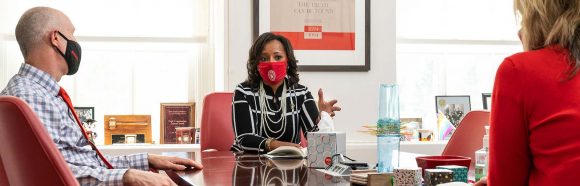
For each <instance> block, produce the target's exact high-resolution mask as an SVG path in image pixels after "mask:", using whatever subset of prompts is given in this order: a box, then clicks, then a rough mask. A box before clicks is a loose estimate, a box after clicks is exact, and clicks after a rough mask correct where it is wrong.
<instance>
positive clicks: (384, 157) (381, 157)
mask: <svg viewBox="0 0 580 186" xmlns="http://www.w3.org/2000/svg"><path fill="white" fill-rule="evenodd" d="M400 140H401V123H400V118H399V87H398V86H397V85H396V84H382V85H381V86H380V89H379V119H378V121H377V149H378V164H379V165H378V167H377V171H378V172H379V173H385V172H393V169H394V168H395V167H398V166H399V148H400Z"/></svg>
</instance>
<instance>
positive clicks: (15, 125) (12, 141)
mask: <svg viewBox="0 0 580 186" xmlns="http://www.w3.org/2000/svg"><path fill="white" fill-rule="evenodd" d="M0 158H1V161H2V162H1V163H0V165H2V167H1V168H2V169H3V170H0V174H2V173H4V174H5V175H4V176H1V175H0V179H2V178H3V177H4V178H7V181H5V182H4V181H2V180H0V185H5V184H6V183H8V185H78V182H77V180H76V179H75V177H74V176H73V174H72V172H71V170H70V169H69V167H68V165H67V164H66V162H65V161H64V159H63V157H62V155H61V153H60V151H59V150H58V149H57V147H56V145H55V144H54V142H53V141H52V139H51V137H50V136H49V134H48V133H47V131H46V129H45V128H44V125H43V124H42V122H41V121H40V120H39V119H38V117H37V116H36V115H35V114H34V112H33V111H32V109H31V108H30V107H29V106H28V104H26V102H24V101H22V100H21V99H19V98H16V97H12V96H0Z"/></svg>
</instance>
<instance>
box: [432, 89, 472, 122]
mask: <svg viewBox="0 0 580 186" xmlns="http://www.w3.org/2000/svg"><path fill="white" fill-rule="evenodd" d="M435 111H436V113H443V115H445V117H446V118H447V119H448V120H449V122H451V124H453V126H455V127H456V128H457V126H458V125H459V122H460V121H461V119H463V117H464V116H465V115H466V114H467V113H468V112H470V111H471V99H470V96H469V95H452V96H447V95H445V96H435Z"/></svg>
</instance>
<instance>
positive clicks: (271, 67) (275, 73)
mask: <svg viewBox="0 0 580 186" xmlns="http://www.w3.org/2000/svg"><path fill="white" fill-rule="evenodd" d="M287 65H288V64H287V63H286V61H278V62H267V61H261V62H259V63H258V72H259V73H260V76H262V80H263V81H264V83H266V84H268V85H276V84H278V83H280V82H281V81H282V80H284V77H285V76H286V67H287Z"/></svg>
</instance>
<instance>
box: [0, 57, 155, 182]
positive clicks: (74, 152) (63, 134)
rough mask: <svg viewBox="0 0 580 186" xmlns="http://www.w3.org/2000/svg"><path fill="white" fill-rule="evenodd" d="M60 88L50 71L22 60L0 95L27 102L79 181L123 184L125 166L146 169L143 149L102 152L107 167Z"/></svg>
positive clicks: (147, 166) (146, 162)
mask: <svg viewBox="0 0 580 186" xmlns="http://www.w3.org/2000/svg"><path fill="white" fill-rule="evenodd" d="M59 90H60V86H59V85H58V84H57V82H56V80H54V79H53V78H52V77H51V76H50V75H49V74H47V73H46V72H44V71H41V70H39V69H37V68H35V67H33V66H31V65H28V64H22V66H21V67H20V70H19V72H18V74H16V75H14V77H12V79H10V81H9V82H8V85H7V86H6V88H5V89H4V90H3V91H2V92H1V93H0V95H10V96H16V97H19V98H21V99H23V100H24V101H26V102H27V103H28V105H29V106H30V107H31V108H32V109H33V110H34V112H35V113H36V115H37V116H38V118H40V120H41V121H42V122H43V123H44V127H45V128H46V130H47V131H48V133H49V134H50V136H51V137H52V140H53V141H54V143H55V144H56V146H57V147H58V150H60V152H61V154H62V156H63V157H64V160H65V161H66V162H67V164H68V165H69V167H70V169H71V170H72V172H73V174H74V175H75V177H76V178H77V180H78V181H79V183H80V184H81V185H123V175H124V174H125V172H126V171H127V169H129V168H132V169H140V170H146V171H147V170H149V163H148V161H147V157H148V156H147V154H145V153H140V154H133V155H127V156H116V157H112V156H105V157H106V159H107V160H109V162H110V163H111V164H112V165H113V167H114V168H115V169H107V167H106V166H105V164H104V163H103V162H102V161H101V160H100V158H99V157H98V156H97V153H96V151H94V150H93V149H91V147H90V145H89V143H88V142H87V140H86V139H85V138H84V136H83V134H82V132H81V130H80V129H79V126H78V124H76V121H75V119H74V116H73V114H72V112H71V111H70V110H69V108H68V106H67V105H66V103H65V102H64V100H63V99H62V97H60V96H59V95H58V91H59Z"/></svg>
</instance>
